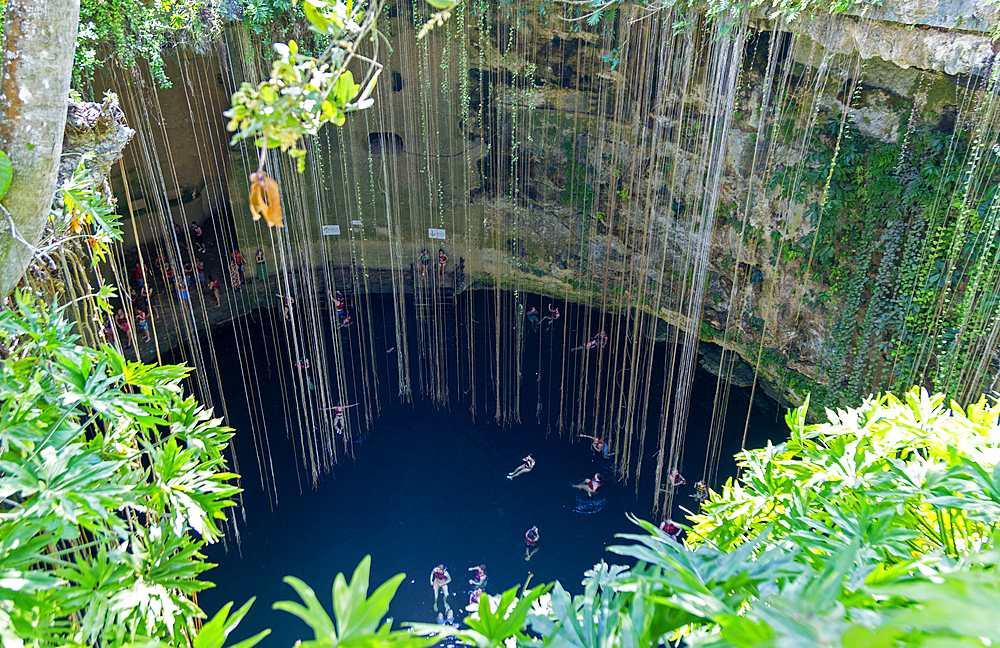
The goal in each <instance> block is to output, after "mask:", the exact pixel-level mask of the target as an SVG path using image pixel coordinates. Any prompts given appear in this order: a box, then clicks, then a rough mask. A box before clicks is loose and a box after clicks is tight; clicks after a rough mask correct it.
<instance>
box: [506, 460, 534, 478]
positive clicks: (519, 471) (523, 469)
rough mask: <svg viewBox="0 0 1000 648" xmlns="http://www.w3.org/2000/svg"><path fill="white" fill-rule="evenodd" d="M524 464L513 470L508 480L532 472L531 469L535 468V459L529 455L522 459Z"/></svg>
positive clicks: (508, 475)
mask: <svg viewBox="0 0 1000 648" xmlns="http://www.w3.org/2000/svg"><path fill="white" fill-rule="evenodd" d="M521 461H523V462H524V463H523V464H521V465H520V466H518V467H517V468H515V469H514V470H513V472H510V473H507V479H514V478H515V477H517V476H518V475H523V474H524V473H527V472H531V469H532V468H534V467H535V458H534V457H532V456H531V455H528V456H527V457H525V458H524V459H522V460H521Z"/></svg>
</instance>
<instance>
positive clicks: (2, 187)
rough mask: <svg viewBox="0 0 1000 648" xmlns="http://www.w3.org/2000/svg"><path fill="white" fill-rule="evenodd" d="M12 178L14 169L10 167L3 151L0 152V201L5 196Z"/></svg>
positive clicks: (8, 159)
mask: <svg viewBox="0 0 1000 648" xmlns="http://www.w3.org/2000/svg"><path fill="white" fill-rule="evenodd" d="M13 177H14V169H13V168H12V167H11V165H10V158H9V157H7V154H6V153H4V152H3V151H0V200H2V199H3V197H4V196H6V195H7V190H8V189H10V181H11V179H12V178H13Z"/></svg>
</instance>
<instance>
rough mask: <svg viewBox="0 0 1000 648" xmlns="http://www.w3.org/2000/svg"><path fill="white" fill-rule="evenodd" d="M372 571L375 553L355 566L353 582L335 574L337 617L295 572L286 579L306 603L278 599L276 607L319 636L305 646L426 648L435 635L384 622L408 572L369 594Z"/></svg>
mask: <svg viewBox="0 0 1000 648" xmlns="http://www.w3.org/2000/svg"><path fill="white" fill-rule="evenodd" d="M370 575H371V556H365V557H364V558H363V559H362V560H361V562H360V563H359V564H358V566H357V568H356V569H355V570H354V575H353V576H351V582H350V583H348V582H347V580H346V579H345V578H344V575H343V574H342V573H341V574H337V577H336V578H334V580H333V615H334V618H335V619H336V621H334V619H331V618H330V615H329V614H327V612H326V610H325V609H323V605H322V604H321V603H320V602H319V599H317V598H316V593H315V592H313V590H312V588H310V587H309V586H308V585H306V584H305V583H303V582H302V581H301V580H299V579H298V578H295V577H294V576H286V577H285V582H286V583H288V584H289V585H291V586H292V588H294V589H295V591H296V593H297V594H298V595H299V598H301V599H302V602H303V603H305V605H302V604H300V603H296V602H294V601H278V602H277V603H275V604H274V609H276V610H284V611H286V612H289V613H291V614H294V615H295V616H297V617H299V618H300V619H302V621H304V622H305V623H306V624H307V625H308V626H309V627H310V628H312V630H313V633H314V634H315V637H316V638H315V639H314V640H312V641H306V642H303V643H302V644H301V645H302V648H334V647H335V646H344V647H347V646H390V645H391V646H394V647H395V648H423V646H429V645H430V644H432V643H433V640H432V639H429V638H426V637H421V636H418V635H415V634H412V633H410V632H407V631H405V630H396V631H393V630H392V619H388V620H386V621H385V622H384V623H383V622H382V619H383V618H384V617H385V615H386V614H387V613H388V612H389V603H390V602H391V601H392V598H393V597H394V596H395V595H396V589H397V588H399V584H400V583H402V582H403V579H404V578H406V574H396V575H395V576H393V577H392V578H390V579H389V580H387V581H386V582H384V583H382V584H381V585H380V586H379V587H378V588H377V589H376V590H375V591H374V592H372V595H371V597H369V596H368V583H369V577H370ZM435 628H436V626H435Z"/></svg>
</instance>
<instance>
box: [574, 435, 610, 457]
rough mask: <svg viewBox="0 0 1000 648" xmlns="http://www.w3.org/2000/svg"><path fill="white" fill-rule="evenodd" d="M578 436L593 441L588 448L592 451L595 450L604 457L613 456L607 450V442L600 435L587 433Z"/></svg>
mask: <svg viewBox="0 0 1000 648" xmlns="http://www.w3.org/2000/svg"><path fill="white" fill-rule="evenodd" d="M580 438H581V439H591V440H592V441H593V443H591V444H590V449H591V450H593V451H594V452H596V453H598V454H600V455H602V456H604V457H612V456H614V454H613V453H610V452H608V450H610V448H608V444H607V442H606V441H605V440H604V439H602V438H600V437H596V436H590V435H587V434H581V435H580Z"/></svg>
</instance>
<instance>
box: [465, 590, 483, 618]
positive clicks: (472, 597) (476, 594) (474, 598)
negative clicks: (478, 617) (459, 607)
mask: <svg viewBox="0 0 1000 648" xmlns="http://www.w3.org/2000/svg"><path fill="white" fill-rule="evenodd" d="M482 595H483V588H481V587H477V588H476V589H474V590H472V591H471V592H469V605H468V606H466V608H465V609H466V610H467V611H469V612H475V611H476V610H478V609H479V599H480V598H481V597H482Z"/></svg>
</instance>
